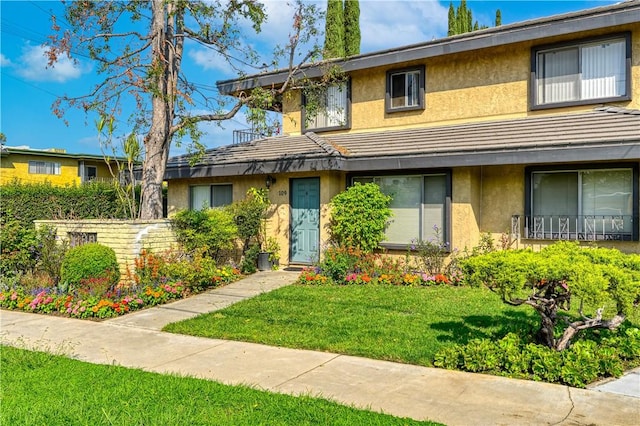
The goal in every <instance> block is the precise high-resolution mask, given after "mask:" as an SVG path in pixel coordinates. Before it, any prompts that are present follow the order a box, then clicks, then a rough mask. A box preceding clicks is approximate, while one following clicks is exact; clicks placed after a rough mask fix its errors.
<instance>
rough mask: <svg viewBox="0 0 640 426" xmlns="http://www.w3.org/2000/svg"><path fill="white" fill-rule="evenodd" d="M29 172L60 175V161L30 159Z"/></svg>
mask: <svg viewBox="0 0 640 426" xmlns="http://www.w3.org/2000/svg"><path fill="white" fill-rule="evenodd" d="M29 174H35V175H59V174H60V163H55V162H52V161H29Z"/></svg>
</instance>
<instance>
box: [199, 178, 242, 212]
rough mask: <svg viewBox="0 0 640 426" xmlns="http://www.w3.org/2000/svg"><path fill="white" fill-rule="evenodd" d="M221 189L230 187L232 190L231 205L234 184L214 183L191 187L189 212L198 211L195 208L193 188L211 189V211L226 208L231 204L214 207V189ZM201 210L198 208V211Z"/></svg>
mask: <svg viewBox="0 0 640 426" xmlns="http://www.w3.org/2000/svg"><path fill="white" fill-rule="evenodd" d="M216 186H218V187H220V186H228V187H230V189H231V202H230V203H229V204H231V203H233V184H232V183H212V184H202V185H189V210H196V208H194V206H193V189H192V188H196V187H209V208H210V209H215V208H219V207H224V206H227V205H229V204H224V205H220V206H214V205H213V200H214V198H215V197H214V194H213V191H214V187H216ZM199 209H200V207H199V208H197V210H199Z"/></svg>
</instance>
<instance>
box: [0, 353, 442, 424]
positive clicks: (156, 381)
mask: <svg viewBox="0 0 640 426" xmlns="http://www.w3.org/2000/svg"><path fill="white" fill-rule="evenodd" d="M0 362H1V367H2V368H1V370H0V371H1V373H0V374H1V377H0V379H1V380H0V400H1V401H2V403H1V404H0V419H2V420H1V423H2V424H3V425H48V426H52V425H65V426H66V425H115V424H117V425H162V426H166V425H180V426H182V425H325V424H327V425H329V424H330V425H348V426H351V425H396V424H398V425H413V424H415V425H418V424H426V425H435V424H436V423H430V422H417V421H414V420H411V419H400V418H396V417H391V416H388V415H384V414H378V413H373V412H370V411H362V410H357V409H354V408H350V407H346V406H342V405H338V404H335V403H332V402H329V401H326V400H323V399H317V398H310V397H293V396H288V395H280V394H272V393H268V392H262V391H258V390H255V389H251V388H248V387H242V386H226V385H222V384H219V383H215V382H211V381H207V380H199V379H193V378H179V377H176V376H167V375H161V374H155V373H148V372H143V371H141V370H133V369H127V368H123V367H116V366H106V365H94V364H88V363H84V362H80V361H76V360H71V359H67V358H63V357H60V356H55V355H50V354H46V353H42V352H30V351H26V350H21V349H15V348H11V347H6V346H2V347H0Z"/></svg>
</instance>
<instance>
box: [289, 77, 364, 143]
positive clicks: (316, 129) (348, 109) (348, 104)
mask: <svg viewBox="0 0 640 426" xmlns="http://www.w3.org/2000/svg"><path fill="white" fill-rule="evenodd" d="M342 83H344V84H345V91H346V96H347V99H346V101H347V102H346V110H345V113H346V120H345V123H344V124H343V125H341V126H327V127H307V114H306V108H305V105H306V103H307V98H306V96H305V94H304V90H301V91H300V92H301V96H302V108H301V111H300V113H301V118H302V123H301V128H302V133H303V134H304V133H306V132H328V131H332V130H349V129H351V79H350V78H349V79H347V80H346V81H344V82H339V83H334V84H331V85H329V86H332V85H338V84H342ZM327 87H328V86H327ZM325 94H326V92H325Z"/></svg>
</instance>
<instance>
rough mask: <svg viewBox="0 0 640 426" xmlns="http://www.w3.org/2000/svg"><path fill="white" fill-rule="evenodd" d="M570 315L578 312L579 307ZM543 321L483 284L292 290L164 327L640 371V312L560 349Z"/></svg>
mask: <svg viewBox="0 0 640 426" xmlns="http://www.w3.org/2000/svg"><path fill="white" fill-rule="evenodd" d="M570 314H571V315H572V316H577V315H578V314H577V310H576V308H574V309H573V310H572V311H571V312H570ZM538 325H539V317H538V316H537V315H536V314H535V312H534V311H533V310H531V309H529V308H527V307H514V306H509V305H507V304H504V303H503V302H502V301H501V299H500V297H499V296H498V295H496V294H495V293H492V292H491V291H489V290H487V289H485V288H470V287H452V286H448V285H440V286H430V287H403V286H388V285H346V286H340V285H300V284H296V285H292V286H289V287H285V288H282V289H279V290H276V291H273V292H271V293H267V294H263V295H260V296H258V297H256V298H253V299H250V300H247V301H244V302H241V303H238V304H236V305H233V306H230V307H228V308H226V309H223V310H221V311H217V312H212V313H209V314H205V315H201V316H199V317H196V318H194V319H190V320H186V321H182V322H178V323H174V324H169V325H168V326H166V327H165V329H164V331H168V332H173V333H181V334H188V335H194V336H201V337H209V338H220V339H230V340H240V341H248V342H255V343H263V344H267V345H275V346H284V347H290V348H299V349H310V350H320V351H328V352H336V353H342V354H348V355H356V356H362V357H367V358H375V359H382V360H389V361H395V362H402V363H408V364H417V365H425V366H440V367H445V368H454V369H461V370H467V371H474V372H484V373H490V374H498V375H506V376H511V377H518V378H526V379H532V380H543V381H548V382H556V383H564V384H569V385H572V386H577V387H584V386H586V385H587V384H589V383H590V382H593V381H595V380H596V379H599V378H602V377H605V376H617V375H620V374H622V371H624V370H625V369H629V368H632V367H635V366H638V365H640V332H639V330H638V328H637V327H638V325H640V315H638V312H637V311H636V312H635V314H634V315H633V316H632V317H631V318H630V319H629V320H628V321H627V323H626V324H625V325H624V326H623V327H621V328H620V329H619V330H617V331H608V330H599V331H595V332H587V333H585V334H584V335H582V336H581V338H579V339H577V340H576V342H575V343H574V346H573V347H572V348H570V349H568V350H566V351H562V352H557V351H553V350H551V349H549V348H546V347H544V346H541V345H537V344H534V342H533V341H532V337H531V336H533V334H534V331H535V330H536V328H537V327H538Z"/></svg>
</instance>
